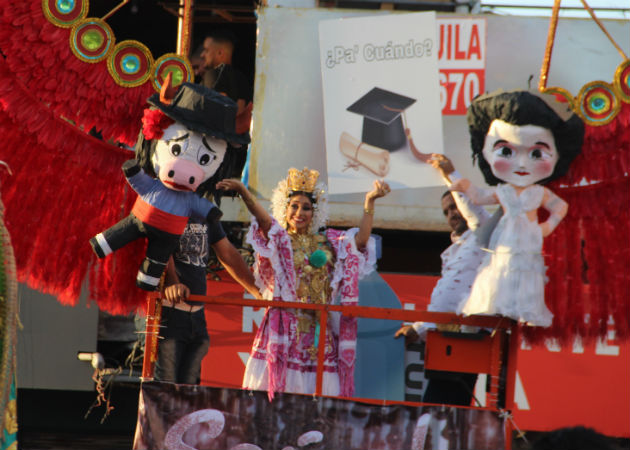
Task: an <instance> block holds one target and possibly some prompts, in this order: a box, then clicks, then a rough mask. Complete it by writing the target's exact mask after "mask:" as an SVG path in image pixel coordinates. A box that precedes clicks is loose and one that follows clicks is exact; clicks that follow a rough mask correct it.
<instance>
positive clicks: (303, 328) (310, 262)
mask: <svg viewBox="0 0 630 450" xmlns="http://www.w3.org/2000/svg"><path fill="white" fill-rule="evenodd" d="M289 236H290V237H291V246H292V248H293V265H294V269H295V275H296V278H297V289H296V295H297V301H299V302H303V303H319V304H325V303H327V302H328V300H329V299H330V295H331V289H330V279H329V276H328V271H329V268H330V267H331V266H332V265H333V264H334V255H333V253H332V250H331V248H330V244H329V243H328V241H327V240H326V237H325V236H324V235H321V234H297V233H289ZM319 317H320V312H319V311H312V310H303V309H300V310H298V311H297V321H298V323H297V339H298V340H299V339H300V335H301V334H302V333H310V332H313V333H315V339H314V340H313V345H311V348H310V349H309V353H310V356H311V359H317V341H318V340H319V333H318V331H319V328H318V327H317V325H318V322H319Z"/></svg>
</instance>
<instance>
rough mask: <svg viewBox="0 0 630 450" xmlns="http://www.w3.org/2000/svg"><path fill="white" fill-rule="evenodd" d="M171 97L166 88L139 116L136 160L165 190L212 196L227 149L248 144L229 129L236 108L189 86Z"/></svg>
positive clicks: (208, 91) (245, 136)
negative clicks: (157, 179)
mask: <svg viewBox="0 0 630 450" xmlns="http://www.w3.org/2000/svg"><path fill="white" fill-rule="evenodd" d="M167 84H168V82H165V85H167ZM170 92H171V91H170V90H169V89H168V87H165V88H163V89H162V92H161V93H160V95H159V96H158V94H155V95H153V96H152V97H151V98H149V100H148V102H149V103H150V104H151V105H153V108H148V109H146V110H145V111H144V117H143V118H142V123H143V127H142V132H141V133H140V137H139V139H138V142H137V143H136V158H137V159H138V161H139V163H140V165H141V166H142V167H143V169H144V170H145V171H146V172H147V173H149V174H150V175H153V176H155V177H157V178H159V180H160V181H161V182H162V183H163V184H164V185H165V186H166V187H168V188H169V189H173V190H177V191H196V192H197V193H198V194H199V195H205V194H212V193H213V191H214V185H215V184H216V182H217V181H219V180H220V179H221V178H223V176H222V175H223V172H224V170H222V169H223V168H224V167H226V166H228V167H229V161H230V156H231V155H230V147H231V146H237V145H243V144H246V143H248V142H249V135H248V134H247V133H245V134H237V133H236V132H235V130H234V124H235V117H236V111H237V105H236V103H235V102H234V101H232V100H231V99H230V98H228V97H225V96H224V95H221V94H219V93H218V92H216V91H214V90H212V89H208V88H206V87H204V86H201V85H197V84H192V83H183V84H182V85H181V86H180V87H179V89H178V90H177V92H175V93H174V95H172V94H170ZM226 163H227V164H226Z"/></svg>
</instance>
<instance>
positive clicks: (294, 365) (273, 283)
mask: <svg viewBox="0 0 630 450" xmlns="http://www.w3.org/2000/svg"><path fill="white" fill-rule="evenodd" d="M357 231H358V230H357V229H356V228H354V229H351V230H348V231H339V230H334V229H330V228H329V229H327V230H326V231H324V232H323V233H318V234H311V235H307V236H298V235H293V236H291V235H289V233H288V232H287V231H286V230H285V229H284V228H282V227H281V226H280V224H279V223H278V222H276V221H275V220H274V221H273V223H272V225H271V228H270V229H269V231H268V233H267V236H268V238H266V237H265V236H264V234H263V232H262V231H261V230H260V228H259V226H258V223H257V221H256V220H255V218H252V224H251V227H250V230H249V232H248V235H247V242H248V243H250V244H251V245H252V247H253V249H254V251H255V254H256V263H255V266H254V276H255V279H256V284H257V286H258V288H259V289H260V291H261V293H262V295H263V297H264V298H265V299H270V300H271V299H273V300H276V301H291V302H295V301H298V302H305V303H320V304H324V303H326V304H329V303H331V302H333V299H335V301H334V303H340V304H341V305H357V304H358V296H359V278H360V277H362V276H363V275H367V274H368V273H370V272H371V271H372V270H373V269H374V264H375V262H376V259H375V250H374V241H373V239H370V240H369V242H368V246H367V248H366V249H365V250H364V251H359V250H358V249H357V248H356V244H355V240H354V236H355V234H356V233H357ZM314 250H321V251H323V252H324V253H326V255H327V258H326V263H325V264H324V265H322V266H320V267H316V266H317V265H318V264H315V263H313V258H311V255H312V254H313V252H314ZM320 256H321V254H320ZM337 300H338V301H337ZM317 317H318V316H317V313H315V312H313V311H308V310H295V309H286V308H267V310H266V311H265V315H264V317H263V319H262V322H261V324H260V327H259V328H258V331H257V333H256V337H255V339H254V344H253V346H252V350H251V353H250V356H249V360H248V362H247V366H246V368H245V374H244V376H243V388H246V389H254V390H267V391H269V395H270V397H273V393H274V392H293V393H305V394H311V393H314V392H315V383H316V368H317V344H318V342H319V340H320V339H323V337H322V336H320V334H321V333H320V330H319V326H318V325H317ZM356 337H357V321H356V318H350V317H344V316H340V315H339V314H338V313H334V312H329V315H328V321H327V333H326V338H325V339H326V347H325V356H324V374H323V382H322V393H323V394H324V395H335V396H336V395H342V396H351V395H353V393H354V364H355V353H356V351H355V349H356Z"/></svg>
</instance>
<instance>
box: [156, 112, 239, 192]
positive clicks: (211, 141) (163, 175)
mask: <svg viewBox="0 0 630 450" xmlns="http://www.w3.org/2000/svg"><path fill="white" fill-rule="evenodd" d="M226 149H227V142H226V141H224V140H222V139H216V138H213V137H210V136H206V135H204V134H201V133H197V132H195V131H191V130H189V129H188V128H186V127H185V126H184V125H182V124H180V123H174V124H173V125H171V126H169V127H168V128H167V129H165V130H164V135H163V136H162V138H161V139H160V140H159V141H158V142H157V145H156V146H155V152H154V154H153V156H152V158H151V162H152V163H153V167H154V169H155V173H156V174H157V175H158V178H159V179H160V181H162V183H164V185H166V186H167V187H168V188H169V189H173V190H176V191H195V190H197V188H198V187H199V185H200V184H201V183H203V182H204V181H206V180H207V179H208V178H210V177H211V176H212V175H214V174H215V172H216V171H217V169H218V168H219V166H220V165H221V163H222V162H223V158H224V156H225V152H226Z"/></svg>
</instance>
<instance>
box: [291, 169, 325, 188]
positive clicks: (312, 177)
mask: <svg viewBox="0 0 630 450" xmlns="http://www.w3.org/2000/svg"><path fill="white" fill-rule="evenodd" d="M318 177H319V172H318V171H317V170H309V169H308V168H307V167H305V168H304V170H298V169H295V168H291V169H289V178H288V179H287V187H288V188H289V190H290V191H302V192H308V193H312V192H313V191H314V190H315V185H316V184H317V178H318Z"/></svg>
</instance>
